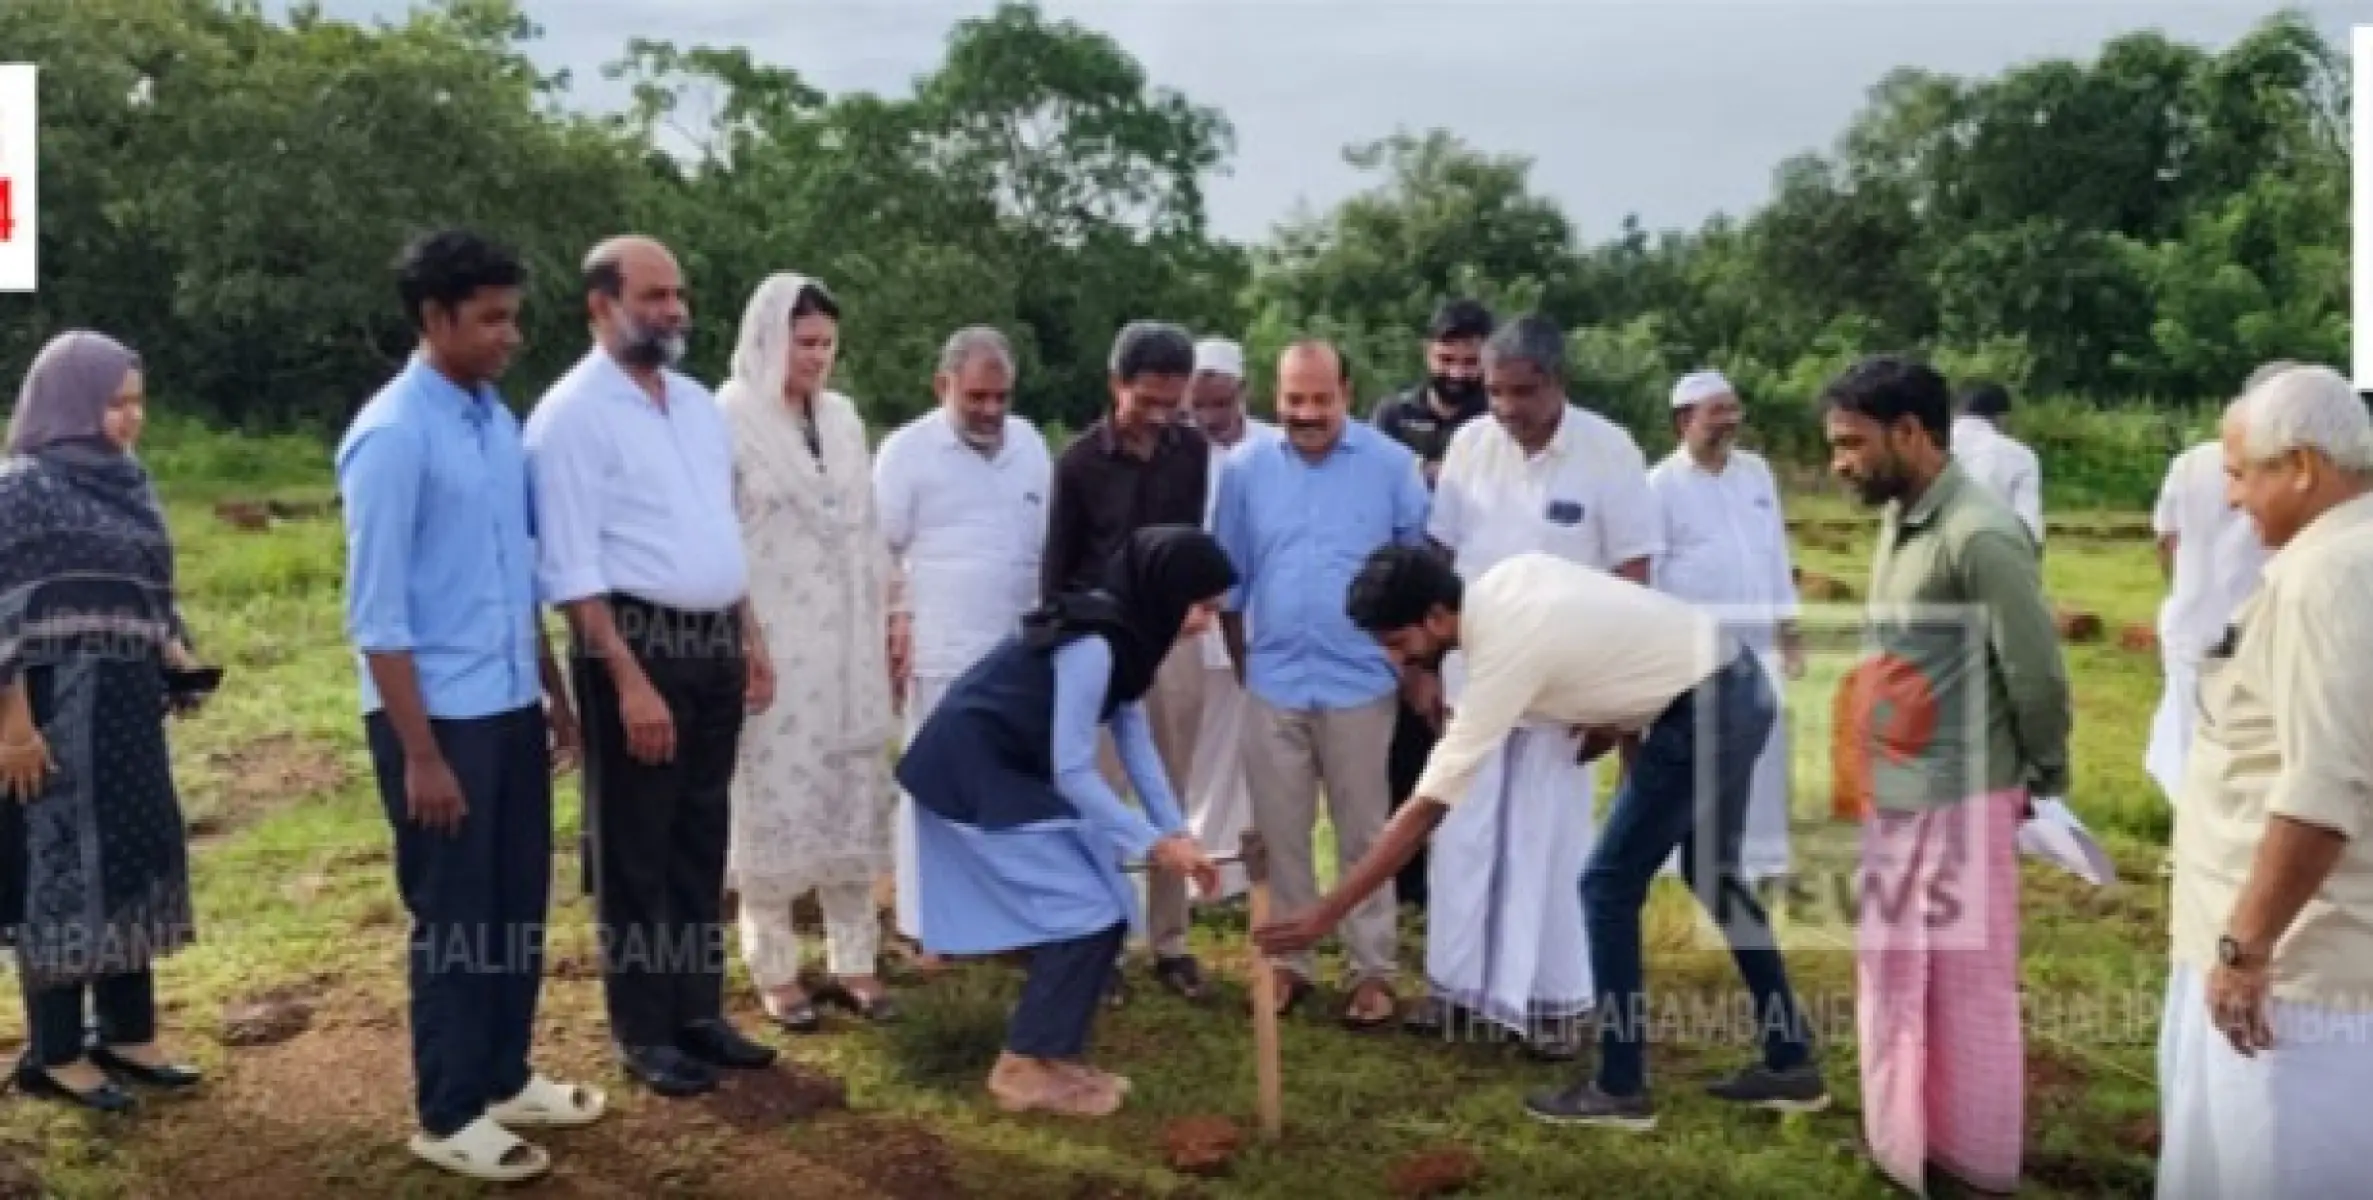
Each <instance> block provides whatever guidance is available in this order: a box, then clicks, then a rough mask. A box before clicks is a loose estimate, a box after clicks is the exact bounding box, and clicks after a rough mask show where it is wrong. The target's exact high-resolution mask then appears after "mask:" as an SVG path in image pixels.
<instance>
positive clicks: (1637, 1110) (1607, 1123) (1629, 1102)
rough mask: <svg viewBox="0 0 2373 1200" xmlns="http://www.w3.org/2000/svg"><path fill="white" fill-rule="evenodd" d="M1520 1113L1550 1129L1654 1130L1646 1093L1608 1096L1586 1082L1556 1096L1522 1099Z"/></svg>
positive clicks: (1536, 1094) (1653, 1114)
mask: <svg viewBox="0 0 2373 1200" xmlns="http://www.w3.org/2000/svg"><path fill="white" fill-rule="evenodd" d="M1524 1111H1526V1112H1528V1113H1530V1114H1532V1117H1533V1119H1534V1120H1536V1121H1543V1122H1546V1123H1548V1124H1551V1125H1593V1126H1597V1127H1600V1128H1604V1129H1620V1130H1622V1131H1624V1132H1626V1133H1646V1132H1648V1131H1649V1130H1651V1129H1654V1128H1656V1110H1655V1109H1654V1108H1652V1107H1650V1105H1649V1103H1648V1093H1646V1092H1641V1093H1640V1094H1639V1095H1637V1096H1609V1095H1607V1094H1605V1093H1603V1092H1601V1091H1599V1090H1598V1085H1597V1084H1596V1083H1592V1082H1589V1081H1587V1080H1586V1081H1584V1082H1582V1083H1577V1084H1575V1085H1574V1086H1572V1087H1570V1088H1567V1089H1565V1090H1564V1091H1560V1092H1534V1093H1533V1094H1532V1095H1530V1096H1527V1097H1525V1098H1524Z"/></svg>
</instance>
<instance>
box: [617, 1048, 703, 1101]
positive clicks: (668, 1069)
mask: <svg viewBox="0 0 2373 1200" xmlns="http://www.w3.org/2000/svg"><path fill="white" fill-rule="evenodd" d="M619 1058H620V1061H621V1063H622V1065H624V1066H625V1068H626V1074H627V1075H628V1076H629V1077H630V1078H632V1079H634V1080H635V1081H637V1082H639V1083H641V1084H642V1085H643V1086H644V1087H647V1088H650V1089H651V1090H652V1091H654V1092H657V1093H658V1094H660V1095H662V1096H667V1097H669V1098H671V1099H681V1098H683V1097H685V1096H697V1095H700V1094H701V1093H703V1092H709V1091H714V1090H716V1087H717V1075H716V1072H714V1071H711V1070H709V1069H708V1068H707V1067H705V1066H702V1065H701V1064H700V1063H699V1062H697V1061H695V1060H693V1059H690V1058H687V1057H685V1056H684V1052H683V1051H681V1050H678V1049H676V1048H675V1047H674V1046H628V1047H626V1048H625V1049H624V1050H622V1051H620V1052H619Z"/></svg>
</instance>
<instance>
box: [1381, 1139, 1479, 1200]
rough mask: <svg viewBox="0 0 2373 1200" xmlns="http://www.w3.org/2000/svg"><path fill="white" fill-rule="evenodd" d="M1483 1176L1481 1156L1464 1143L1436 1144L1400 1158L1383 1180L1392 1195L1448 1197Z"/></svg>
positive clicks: (1472, 1184) (1473, 1183)
mask: <svg viewBox="0 0 2373 1200" xmlns="http://www.w3.org/2000/svg"><path fill="white" fill-rule="evenodd" d="M1482 1178H1483V1156H1481V1155H1479V1154H1477V1153H1475V1152H1474V1151H1473V1150H1469V1149H1468V1148H1466V1147H1465V1146H1438V1147H1435V1148H1434V1149H1431V1150H1427V1151H1424V1152H1423V1153H1419V1154H1412V1155H1410V1156H1409V1157H1407V1158H1404V1159H1402V1160H1401V1161H1400V1162H1399V1163H1398V1164H1397V1165H1395V1166H1394V1167H1393V1169H1392V1174H1391V1175H1389V1176H1387V1177H1386V1179H1385V1186H1386V1187H1388V1188H1390V1189H1391V1191H1392V1194H1393V1195H1395V1196H1406V1197H1423V1196H1448V1195H1451V1194H1453V1193H1456V1192H1462V1191H1465V1190H1466V1189H1468V1188H1470V1187H1473V1186H1474V1185H1475V1183H1476V1182H1477V1181H1478V1180H1480V1179H1482Z"/></svg>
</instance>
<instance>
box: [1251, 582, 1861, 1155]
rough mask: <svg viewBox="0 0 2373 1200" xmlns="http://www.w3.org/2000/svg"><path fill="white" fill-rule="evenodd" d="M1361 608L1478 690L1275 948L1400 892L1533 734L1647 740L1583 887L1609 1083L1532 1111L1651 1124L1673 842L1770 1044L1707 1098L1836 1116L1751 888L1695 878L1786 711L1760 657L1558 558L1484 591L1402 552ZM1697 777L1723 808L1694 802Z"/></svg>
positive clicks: (1408, 656) (1424, 658) (1281, 928)
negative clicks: (1420, 851) (1650, 1061)
mask: <svg viewBox="0 0 2373 1200" xmlns="http://www.w3.org/2000/svg"><path fill="white" fill-rule="evenodd" d="M1345 607H1346V608H1347V609H1348V610H1349V611H1350V613H1351V617H1352V620H1353V622H1354V623H1356V624H1357V625H1359V626H1360V627H1361V628H1363V629H1366V630H1368V631H1369V632H1370V633H1371V634H1373V635H1374V636H1375V637H1376V638H1377V640H1378V641H1380V642H1382V643H1383V644H1384V647H1385V650H1386V652H1387V653H1388V654H1389V655H1391V656H1392V658H1393V659H1394V660H1395V661H1398V662H1403V663H1412V662H1414V663H1438V662H1440V661H1441V659H1442V657H1443V655H1445V654H1447V653H1448V652H1450V651H1452V650H1460V651H1462V652H1463V653H1464V655H1465V657H1466V661H1467V680H1466V690H1465V692H1464V696H1463V699H1462V701H1461V703H1460V704H1459V706H1458V707H1457V708H1455V709H1453V710H1451V714H1450V721H1449V724H1448V726H1447V727H1446V728H1445V729H1444V731H1443V734H1442V740H1441V742H1440V744H1438V745H1436V746H1435V747H1434V753H1433V756H1432V757H1431V758H1430V759H1428V760H1427V762H1426V770H1425V775H1424V776H1423V778H1421V779H1420V780H1419V782H1418V788H1417V795H1416V796H1415V797H1414V798H1412V799H1411V800H1410V802H1409V803H1408V805H1407V806H1406V807H1404V808H1403V809H1402V810H1401V811H1400V813H1399V814H1398V815H1396V816H1395V817H1394V818H1393V819H1392V821H1391V823H1390V824H1388V825H1387V826H1386V827H1385V831H1384V834H1383V836H1382V837H1381V838H1379V839H1378V840H1377V842H1376V843H1375V845H1374V847H1373V848H1372V849H1370V850H1369V852H1368V853H1367V854H1366V855H1365V856H1364V857H1362V858H1361V859H1360V861H1359V863H1358V864H1357V865H1355V866H1354V867H1353V868H1352V869H1351V870H1350V871H1348V872H1346V873H1345V874H1344V877H1343V880H1342V882H1340V883H1338V884H1337V885H1336V886H1335V888H1334V890H1333V891H1331V892H1329V893H1327V895H1326V897H1325V898H1324V899H1322V900H1320V901H1319V903H1318V904H1317V905H1316V906H1315V907H1313V908H1311V909H1310V910H1308V911H1306V912H1299V913H1290V914H1287V915H1286V916H1285V917H1284V918H1283V919H1282V920H1279V921H1275V922H1272V923H1270V924H1268V925H1264V926H1262V927H1261V928H1259V929H1257V930H1255V931H1254V933H1253V940H1254V941H1255V942H1256V943H1257V944H1259V946H1260V947H1261V949H1262V950H1264V951H1266V952H1268V953H1270V954H1286V953H1292V952H1294V951H1296V950H1298V949H1299V948H1301V947H1305V946H1308V945H1310V944H1312V943H1314V942H1316V941H1317V940H1318V939H1319V938H1321V937H1324V936H1325V934H1326V931H1327V930H1328V929H1329V928H1331V927H1332V926H1333V925H1334V924H1335V923H1336V922H1337V921H1338V920H1341V919H1342V917H1343V915H1344V914H1345V913H1348V912H1350V911H1351V908H1352V906H1353V905H1355V904H1357V903H1358V902H1359V900H1360V899H1361V898H1362V897H1365V896H1367V895H1368V894H1369V893H1371V892H1373V891H1375V890H1376V889H1377V888H1379V887H1382V886H1384V885H1385V884H1386V883H1387V882H1388V881H1389V880H1391V878H1392V875H1393V872H1394V871H1396V870H1398V869H1399V868H1400V864H1401V863H1403V862H1405V861H1407V860H1408V858H1409V856H1410V855H1411V854H1413V853H1415V852H1416V848H1417V846H1418V844H1419V843H1420V842H1422V841H1424V839H1425V837H1426V835H1427V834H1428V833H1429V832H1431V831H1432V830H1433V828H1434V827H1435V826H1436V825H1438V824H1440V823H1441V822H1442V820H1443V818H1444V817H1445V816H1446V815H1447V814H1448V813H1449V811H1450V807H1451V806H1452V805H1456V804H1459V803H1462V802H1463V801H1464V800H1466V799H1467V798H1468V797H1471V796H1472V794H1473V790H1472V789H1473V785H1474V779H1475V776H1476V775H1477V774H1478V773H1479V772H1480V771H1481V770H1482V769H1483V767H1484V765H1485V764H1486V763H1488V762H1489V761H1490V760H1491V758H1492V756H1493V755H1494V754H1495V753H1497V752H1498V750H1499V747H1500V744H1501V743H1502V741H1504V740H1505V739H1506V738H1507V736H1508V734H1509V732H1510V731H1512V730H1513V729H1515V728H1516V727H1517V725H1518V724H1519V723H1520V722H1524V721H1528V720H1529V721H1538V722H1547V723H1552V724H1556V725H1563V726H1567V727H1569V728H1573V729H1576V730H1579V731H1581V733H1582V735H1583V737H1584V749H1583V753H1584V754H1585V755H1588V756H1593V757H1595V756H1596V755H1599V754H1603V753H1605V752H1606V750H1607V748H1609V747H1610V746H1612V745H1613V744H1614V743H1615V742H1616V741H1617V740H1618V739H1622V738H1637V739H1638V749H1637V752H1636V753H1635V754H1634V756H1633V759H1632V765H1631V771H1630V773H1629V775H1628V776H1627V777H1626V778H1625V780H1624V783H1623V786H1622V788H1621V789H1620V790H1619V791H1618V792H1617V793H1616V796H1615V806H1614V808H1613V809H1612V810H1611V811H1610V812H1609V813H1608V816H1607V824H1606V828H1605V829H1604V830H1603V831H1602V832H1601V834H1600V837H1599V840H1598V844H1597V847H1596V848H1595V849H1594V850H1593V851H1592V852H1591V858H1590V865H1589V867H1588V868H1587V869H1586V870H1585V872H1584V873H1583V877H1582V889H1581V890H1582V900H1583V907H1584V912H1585V914H1586V916H1587V918H1588V921H1589V926H1590V970H1591V976H1592V978H1593V981H1594V983H1595V984H1596V986H1597V989H1598V993H1599V998H1598V1009H1599V1062H1598V1073H1597V1077H1596V1078H1595V1079H1586V1080H1583V1081H1580V1082H1578V1083H1576V1084H1575V1085H1574V1086H1572V1087H1570V1088H1567V1089H1566V1090H1564V1091H1560V1092H1544V1093H1538V1094H1535V1095H1533V1096H1531V1097H1529V1098H1527V1100H1526V1101H1525V1107H1526V1110H1527V1111H1528V1112H1530V1113H1531V1114H1532V1115H1533V1116H1534V1117H1536V1118H1538V1119H1540V1120H1543V1121H1547V1122H1551V1123H1556V1124H1580V1125H1596V1126H1606V1127H1610V1128H1616V1129H1625V1130H1631V1131H1644V1130H1648V1129H1652V1128H1654V1127H1655V1123H1656V1116H1655V1110H1654V1108H1653V1106H1652V1105H1651V1104H1650V1102H1649V1098H1648V1079H1647V1064H1646V1039H1647V1034H1648V1028H1647V1021H1648V1019H1649V1017H1650V1015H1651V1014H1652V1013H1653V1012H1654V1011H1655V1010H1654V1009H1653V1007H1652V1006H1650V1005H1649V1003H1648V999H1647V995H1646V992H1645V990H1644V986H1643V983H1642V978H1641V976H1642V966H1641V958H1642V951H1641V945H1640V911H1641V908H1642V906H1644V905H1645V904H1646V903H1647V900H1648V888H1649V885H1650V884H1651V883H1652V882H1653V881H1654V879H1655V876H1656V869H1657V867H1658V866H1659V865H1661V864H1662V863H1663V862H1664V861H1665V859H1666V857H1667V856H1669V855H1670V854H1672V853H1673V851H1674V849H1675V848H1676V847H1677V848H1679V849H1680V850H1681V852H1682V862H1683V863H1684V864H1685V866H1687V867H1688V869H1689V870H1690V872H1691V875H1692V879H1691V883H1692V885H1693V890H1694V891H1695V892H1696V894H1697V896H1698V900H1699V902H1700V903H1701V904H1703V905H1705V907H1706V908H1707V909H1708V910H1709V912H1710V913H1711V914H1712V916H1713V919H1714V924H1715V926H1716V927H1717V928H1719V929H1721V930H1722V931H1723V936H1724V938H1725V940H1726V941H1728V942H1729V944H1730V949H1731V956H1732V958H1733V959H1734V960H1735V961H1736V962H1737V964H1738V968H1739V974H1740V975H1741V976H1743V977H1744V978H1745V980H1746V983H1747V987H1748V990H1749V991H1750V992H1752V993H1753V996H1754V1004H1755V1007H1754V1012H1755V1014H1756V1025H1757V1028H1759V1029H1760V1030H1761V1031H1762V1034H1763V1058H1762V1061H1761V1062H1759V1063H1756V1064H1755V1065H1752V1066H1749V1067H1747V1068H1746V1069H1745V1070H1743V1071H1740V1072H1739V1073H1738V1074H1737V1075H1735V1076H1733V1077H1731V1078H1730V1079H1728V1080H1725V1081H1722V1082H1720V1083H1717V1084H1714V1085H1713V1086H1712V1087H1711V1088H1709V1089H1708V1090H1709V1092H1710V1093H1711V1094H1712V1095H1713V1096H1715V1097H1717V1098H1719V1099H1724V1100H1729V1101H1732V1102H1734V1103H1741V1104H1751V1105H1755V1106H1757V1107H1762V1108H1767V1109H1774V1110H1779V1111H1795V1112H1807V1111H1815V1110H1818V1109H1820V1108H1823V1107H1826V1106H1827V1104H1828V1103H1829V1090H1828V1087H1827V1086H1826V1085H1825V1084H1824V1083H1823V1081H1822V1078H1821V1072H1820V1068H1819V1066H1818V1065H1817V1064H1816V1063H1815V1061H1814V1059H1813V1055H1812V1043H1811V1034H1810V1031H1809V1029H1808V1028H1807V1026H1806V1022H1805V1019H1804V1013H1803V1011H1802V1010H1801V1009H1800V1008H1799V1006H1798V1005H1797V1002H1796V997H1795V995H1794V993H1793V992H1792V991H1791V990H1790V988H1789V986H1788V972H1787V967H1786V965H1785V964H1784V963H1783V962H1782V961H1781V957H1780V951H1779V943H1778V942H1777V941H1776V940H1775V939H1774V938H1773V936H1772V931H1771V926H1770V923H1769V921H1768V920H1767V919H1766V918H1765V916H1764V912H1763V908H1762V906H1761V905H1760V904H1759V903H1757V901H1756V899H1755V896H1754V893H1753V892H1752V891H1750V890H1748V889H1745V888H1743V887H1737V886H1731V884H1730V882H1729V881H1727V880H1715V879H1707V878H1703V877H1699V876H1697V875H1696V873H1695V865H1696V863H1697V862H1698V861H1699V858H1700V856H1699V855H1696V854H1693V853H1691V852H1690V849H1691V844H1692V842H1693V841H1694V839H1695V838H1697V837H1698V836H1699V835H1700V834H1701V833H1703V834H1704V835H1706V836H1715V837H1719V836H1722V835H1723V832H1724V831H1725V830H1735V829H1736V828H1737V827H1738V824H1739V822H1740V821H1742V820H1743V819H1744V818H1745V810H1746V805H1747V792H1748V779H1749V776H1750V775H1751V774H1752V772H1753V771H1754V768H1755V759H1756V758H1757V757H1758V756H1759V755H1761V754H1762V753H1763V745H1764V741H1765V740H1766V738H1767V736H1768V735H1769V733H1770V729H1771V723H1772V720H1773V718H1774V715H1775V714H1776V712H1777V708H1778V701H1777V699H1776V697H1775V696H1774V695H1773V692H1772V685H1771V683H1770V681H1769V680H1767V679H1766V678H1765V677H1764V674H1763V668H1762V667H1760V666H1758V665H1757V664H1756V660H1755V655H1754V654H1752V653H1750V652H1749V651H1747V650H1746V649H1745V648H1744V647H1743V646H1741V645H1739V644H1738V642H1737V640H1736V639H1735V638H1731V637H1729V636H1728V635H1726V634H1724V633H1723V632H1722V630H1721V627H1720V626H1719V625H1718V624H1717V623H1716V622H1715V621H1714V619H1713V618H1712V617H1709V616H1707V615H1706V614H1704V613H1701V612H1699V611H1698V610H1696V609H1695V608H1692V607H1691V606H1689V605H1688V604H1686V603H1684V602H1682V601H1680V600H1676V599H1674V598H1672V597H1670V596H1667V595H1664V594H1663V593H1661V592H1657V591H1654V590H1651V589H1649V588H1646V587H1643V586H1641V585H1639V584H1636V583H1633V582H1632V581H1630V580H1628V579H1623V578H1620V577H1618V576H1616V575H1612V574H1610V573H1608V572H1605V571H1601V570H1597V569H1595V568H1592V567H1586V566H1582V565H1581V564H1578V563H1572V562H1567V561H1565V560H1563V559H1560V558H1557V557H1554V556H1551V555H1546V554H1522V555H1518V556H1516V557H1514V558H1510V559H1508V560H1507V561H1505V562H1502V563H1501V564H1499V565H1498V566H1496V567H1493V568H1492V569H1491V570H1489V571H1486V572H1484V573H1483V575H1482V577H1481V578H1479V579H1477V580H1476V581H1475V582H1474V584H1473V586H1471V587H1469V586H1467V585H1465V584H1463V583H1462V582H1461V581H1460V579H1459V577H1458V574H1457V572H1456V571H1454V570H1452V569H1451V567H1450V566H1449V564H1447V563H1444V562H1443V561H1442V560H1441V557H1440V556H1439V555H1438V554H1435V553H1431V552H1428V551H1426V550H1422V549H1416V548H1409V547H1388V548H1386V549H1383V550H1379V551H1377V552H1375V553H1374V554H1372V555H1371V556H1369V558H1368V561H1367V563H1366V564H1365V565H1364V566H1363V567H1362V568H1361V570H1360V573H1359V575H1358V576H1357V577H1356V578H1355V579H1354V580H1353V581H1352V585H1351V589H1350V595H1349V598H1348V600H1347V602H1346V605H1345ZM1701 773H1702V774H1703V775H1705V776H1710V780H1711V782H1712V784H1713V789H1712V791H1711V793H1710V794H1705V793H1701V791H1700V789H1699V787H1698V783H1699V780H1700V778H1701ZM1535 802H1536V803H1541V802H1546V801H1545V799H1536V800H1535ZM1564 802H1570V801H1564ZM1732 836H1735V834H1733V835H1732Z"/></svg>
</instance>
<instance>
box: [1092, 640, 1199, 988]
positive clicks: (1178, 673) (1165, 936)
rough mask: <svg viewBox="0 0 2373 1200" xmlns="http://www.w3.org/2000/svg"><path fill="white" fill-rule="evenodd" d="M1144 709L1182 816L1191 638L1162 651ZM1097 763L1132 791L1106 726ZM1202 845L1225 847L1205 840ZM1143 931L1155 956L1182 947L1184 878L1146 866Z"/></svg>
mask: <svg viewBox="0 0 2373 1200" xmlns="http://www.w3.org/2000/svg"><path fill="white" fill-rule="evenodd" d="M1145 715H1146V719H1147V720H1148V721H1150V722H1151V723H1152V725H1153V727H1154V750H1155V751H1156V752H1157V753H1159V754H1160V755H1161V758H1162V774H1163V775H1164V776H1166V777H1167V778H1168V780H1169V783H1170V794H1171V795H1172V796H1173V797H1175V798H1176V799H1177V801H1178V806H1179V815H1180V816H1182V817H1183V816H1184V815H1185V814H1186V797H1187V784H1188V782H1189V779H1188V776H1189V775H1190V773H1191V772H1192V771H1193V768H1194V765H1195V738H1196V737H1197V736H1199V735H1200V733H1201V732H1202V725H1203V655H1202V653H1201V647H1200V646H1199V645H1198V644H1197V643H1196V642H1195V640H1194V639H1192V638H1188V639H1184V640H1181V641H1180V642H1178V643H1177V644H1176V645H1174V646H1172V647H1171V648H1170V653H1169V654H1167V655H1165V656H1164V657H1163V659H1162V665H1161V668H1160V669H1159V670H1157V671H1156V672H1155V673H1154V682H1153V686H1152V687H1151V688H1149V689H1147V691H1146V694H1145ZM1096 769H1097V770H1099V771H1101V772H1103V774H1104V781H1105V782H1106V783H1109V784H1111V785H1112V790H1113V791H1115V792H1118V793H1121V794H1122V795H1128V794H1130V793H1131V791H1132V789H1131V788H1130V787H1129V776H1128V772H1126V771H1124V770H1122V769H1121V759H1120V753H1119V752H1118V751H1116V750H1115V749H1114V748H1113V744H1112V733H1111V732H1110V731H1109V730H1107V731H1105V732H1104V733H1102V734H1100V735H1099V736H1098V738H1097V749H1096ZM1140 803H1143V802H1142V801H1140ZM1204 850H1205V851H1206V852H1207V853H1226V851H1224V850H1214V849H1213V848H1212V847H1209V846H1206V847H1204ZM1145 934H1146V941H1147V942H1149V943H1151V944H1152V946H1153V951H1154V956H1155V957H1156V958H1175V957H1177V956H1179V955H1182V954H1185V953H1186V952H1187V882H1186V880H1184V879H1180V878H1178V877H1177V876H1175V875H1171V874H1169V873H1167V872H1163V871H1147V872H1146V875H1145Z"/></svg>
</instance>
